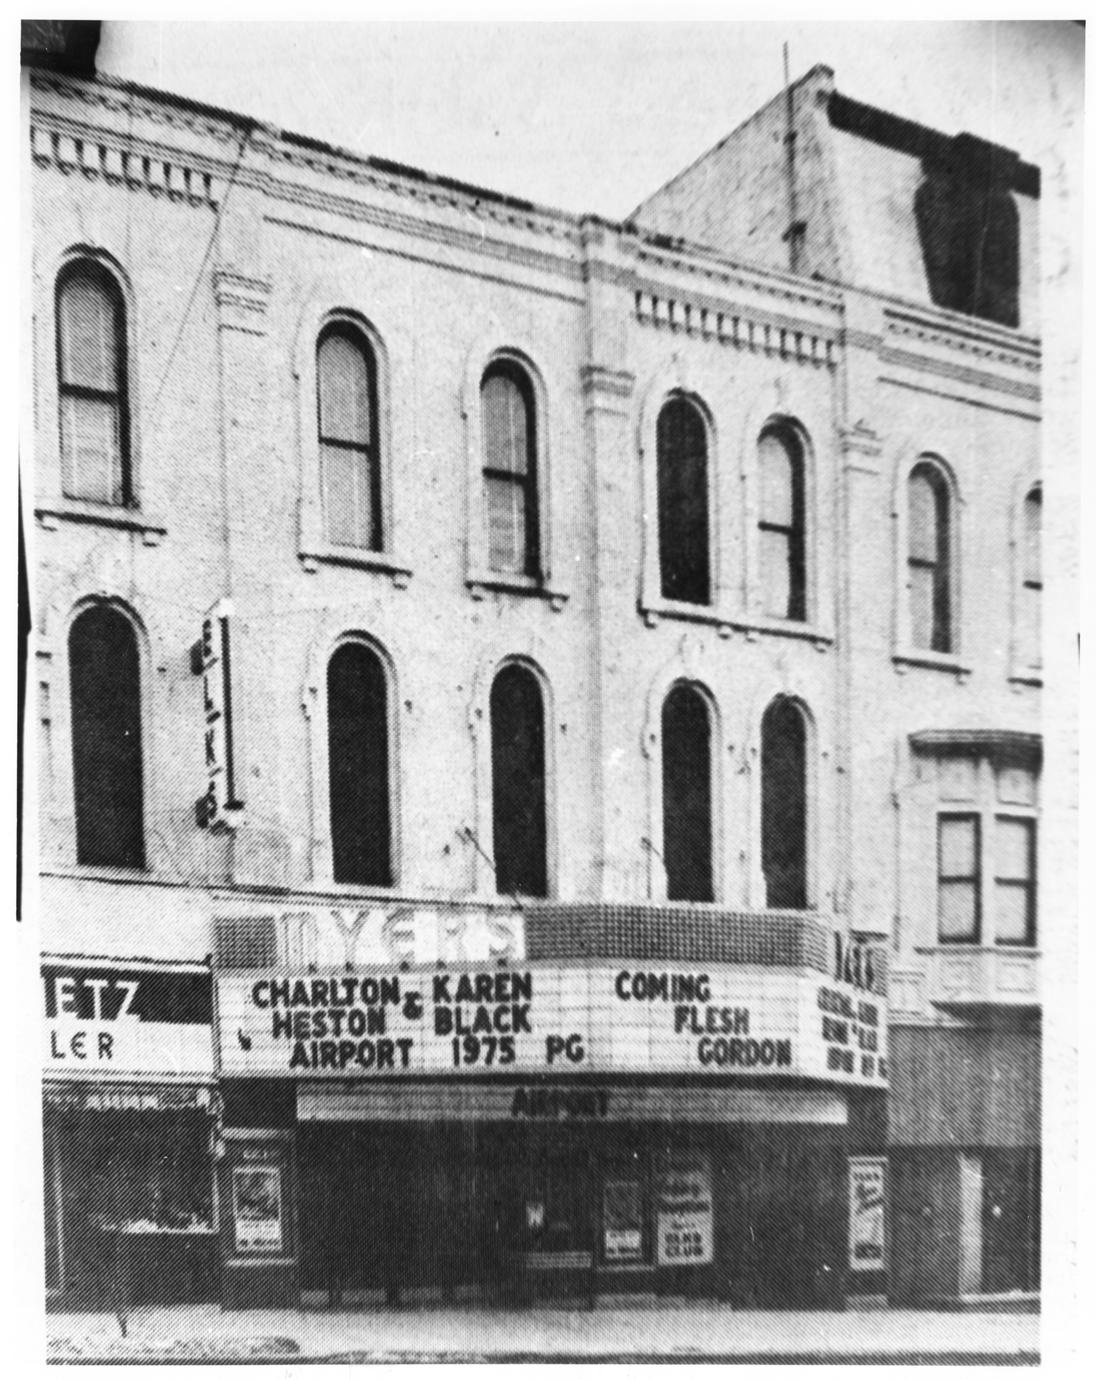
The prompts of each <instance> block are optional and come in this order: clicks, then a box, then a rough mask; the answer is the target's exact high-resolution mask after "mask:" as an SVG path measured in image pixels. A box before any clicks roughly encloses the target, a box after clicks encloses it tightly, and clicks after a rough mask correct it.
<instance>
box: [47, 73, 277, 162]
mask: <svg viewBox="0 0 1096 1380" xmlns="http://www.w3.org/2000/svg"><path fill="white" fill-rule="evenodd" d="M31 88H32V90H34V91H43V92H49V94H50V95H51V96H58V97H60V98H61V99H62V100H67V101H73V102H76V103H78V104H80V105H85V106H94V107H98V108H99V109H100V110H110V111H113V112H115V113H116V114H119V115H125V116H126V117H127V118H129V117H136V118H138V119H141V120H148V121H149V122H150V123H151V124H156V125H164V126H166V127H168V128H169V129H177V130H183V131H186V132H187V133H188V134H199V135H201V136H202V137H203V138H209V139H216V140H218V141H220V142H221V143H226V144H227V143H231V142H232V141H233V140H235V139H238V138H239V130H240V126H241V124H244V123H246V124H248V125H250V124H253V123H254V122H253V121H246V122H245V121H238V122H235V123H234V122H233V121H232V120H231V119H230V118H228V116H227V112H226V118H225V119H224V120H216V119H211V118H209V117H208V116H203V115H201V114H199V113H198V112H197V111H196V110H191V109H188V108H186V107H185V106H183V105H176V104H174V103H169V102H167V101H165V100H163V99H161V100H155V99H152V98H150V97H147V96H139V95H137V94H136V93H135V92H133V91H130V90H127V89H126V88H125V87H124V86H120V87H112V86H111V85H110V84H109V83H104V82H103V80H102V79H101V78H100V79H97V80H96V81H94V82H76V81H73V80H71V79H65V78H59V77H51V76H46V75H44V74H42V73H39V72H35V73H33V74H32V76H31Z"/></svg>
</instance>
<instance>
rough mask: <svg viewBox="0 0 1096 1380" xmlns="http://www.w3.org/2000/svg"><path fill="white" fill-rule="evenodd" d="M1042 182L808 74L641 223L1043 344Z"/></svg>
mask: <svg viewBox="0 0 1096 1380" xmlns="http://www.w3.org/2000/svg"><path fill="white" fill-rule="evenodd" d="M1039 184H1040V176H1039V170H1038V168H1036V167H1035V166H1034V165H1033V164H1030V163H1026V162H1024V161H1022V160H1021V158H1020V157H1019V155H1018V154H1016V153H1015V152H1013V151H1012V150H1009V149H1005V148H1002V147H1001V146H999V145H996V144H992V143H989V142H988V141H986V140H984V139H980V138H978V137H976V136H975V135H973V134H968V133H960V134H956V135H948V134H945V133H942V132H940V131H938V130H933V129H929V128H928V127H926V126H924V125H921V124H918V123H916V122H914V121H912V120H906V119H903V118H901V117H900V116H897V115H892V114H890V113H888V112H886V111H883V110H879V109H877V108H875V107H873V106H869V105H865V104H863V103H861V102H859V101H854V100H852V99H851V98H849V97H847V96H845V95H843V94H842V93H840V92H838V91H837V90H836V89H835V85H834V74H833V71H832V70H831V69H830V68H828V67H825V66H818V67H814V68H812V69H811V71H809V72H808V73H807V74H806V75H805V76H804V77H802V78H800V80H798V81H797V82H794V83H792V84H791V85H790V86H789V87H787V88H786V89H785V90H784V91H782V92H780V93H779V94H778V95H777V96H775V97H774V98H773V100H771V101H770V102H769V103H768V104H767V105H765V106H763V107H762V108H761V109H760V110H759V111H757V112H756V113H755V114H754V115H752V116H751V117H750V118H749V119H748V120H746V121H744V122H743V123H742V124H741V125H739V126H738V127H737V128H736V129H735V130H733V131H732V133H730V134H729V135H727V137H726V138H725V139H723V140H721V141H720V142H719V143H718V144H716V145H715V146H714V147H713V148H711V149H710V150H708V152H707V153H705V154H703V155H702V156H701V157H700V158H698V159H697V160H696V161H695V162H694V163H692V164H690V166H689V167H688V168H686V169H684V171H682V172H681V173H678V174H677V175H676V176H675V177H673V178H671V179H670V181H668V182H667V183H666V184H665V185H664V186H663V187H661V188H660V189H659V190H658V191H656V192H654V193H653V194H652V195H651V196H650V197H648V198H647V199H646V200H645V201H644V202H642V203H641V205H640V206H638V207H637V208H636V210H635V211H634V212H633V218H634V219H635V221H636V223H637V224H639V225H640V226H642V227H643V228H644V229H646V230H657V231H660V232H662V233H664V234H670V235H681V236H684V237H687V238H689V239H692V240H696V241H699V242H700V243H703V244H709V245H712V246H713V247H714V248H716V249H718V250H720V251H721V252H723V253H726V254H729V255H732V256H735V257H741V258H745V259H747V260H750V261H753V262H758V263H765V264H768V265H771V266H772V267H775V268H781V269H784V270H786V271H792V272H795V273H798V274H801V275H803V276H806V277H812V278H818V279H823V280H826V281H829V282H833V283H840V284H847V285H851V286H855V287H857V288H866V289H870V290H873V291H876V292H880V293H886V294H888V295H891V296H895V297H898V298H900V299H902V300H904V301H907V302H910V303H919V304H926V305H932V306H934V307H936V308H939V309H942V310H943V311H946V312H952V313H957V314H959V315H963V316H966V317H968V318H974V319H977V320H979V321H982V322H988V323H993V324H996V325H1000V326H1004V327H1006V328H1008V329H1013V330H1015V329H1019V330H1021V331H1024V332H1026V333H1027V334H1029V335H1030V334H1034V333H1037V331H1038V279H1039V272H1038V198H1039V190H1040V186H1039Z"/></svg>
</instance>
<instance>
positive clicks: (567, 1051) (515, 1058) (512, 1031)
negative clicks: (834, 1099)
mask: <svg viewBox="0 0 1096 1380" xmlns="http://www.w3.org/2000/svg"><path fill="white" fill-rule="evenodd" d="M218 1011H219V1039H220V1048H221V1068H222V1072H223V1073H224V1074H225V1075H226V1076H229V1077H232V1076H236V1077H277V1076H282V1077H289V1078H301V1079H308V1078H313V1077H323V1078H331V1077H341V1078H358V1079H360V1078H375V1077H381V1078H399V1077H407V1076H415V1075H418V1076H437V1075H456V1076H461V1075H467V1074H474V1075H477V1076H482V1075H488V1076H490V1075H493V1074H499V1075H503V1076H510V1077H513V1076H514V1075H518V1076H521V1075H524V1074H529V1073H538V1074H542V1073H543V1074H551V1073H555V1074H562V1075H565V1076H568V1077H569V1076H572V1075H575V1074H601V1075H604V1074H637V1073H642V1074H661V1073H677V1074H699V1075H702V1076H708V1075H718V1076H724V1077H726V1076H729V1077H732V1078H735V1077H748V1078H749V1077H758V1076H775V1077H779V1078H812V1079H819V1080H823V1081H826V1082H830V1083H837V1084H843V1085H858V1086H868V1087H885V1086H886V1081H887V1065H886V1019H885V1010H884V1007H883V1004H882V1002H881V1001H880V1000H879V998H878V997H876V996H874V995H873V994H869V993H866V992H864V991H863V990H860V989H857V988H856V987H854V986H853V985H852V984H850V983H847V982H845V981H841V980H836V979H827V978H825V977H822V976H820V975H812V976H805V975H802V974H799V973H789V972H787V971H771V970H761V969H746V968H740V967H729V966H726V965H723V966H721V965H715V964H713V965H708V966H705V967H692V966H685V965H675V966H673V967H658V968H653V967H650V966H646V965H629V966H627V967H625V966H607V965H600V966H596V967H589V968H586V967H561V966H558V965H557V966H552V965H545V964H521V965H515V966H507V967H503V966H499V965H491V966H490V967H487V966H479V967H466V968H460V969H453V970H449V971H444V972H442V971H437V970H435V971H433V972H423V971H419V972H414V971H396V970H393V969H390V968H389V969H371V970H365V971H358V972H354V973H349V972H347V971H346V970H345V969H344V970H343V971H341V972H331V971H329V972H327V973H324V974H308V975H304V974H291V973H289V974H287V973H285V972H278V971H274V972H270V971H261V970H256V971H252V972H248V973H241V972H231V973H224V974H222V975H221V976H220V977H219V978H218Z"/></svg>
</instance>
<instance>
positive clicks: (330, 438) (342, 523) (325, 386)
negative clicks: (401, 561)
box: [316, 321, 383, 551]
mask: <svg viewBox="0 0 1096 1380" xmlns="http://www.w3.org/2000/svg"><path fill="white" fill-rule="evenodd" d="M316 380H317V393H318V397H317V412H318V424H319V441H320V469H321V477H322V483H323V511H324V524H325V529H326V537H327V540H328V541H329V542H330V543H331V544H332V545H333V546H346V547H357V548H359V549H361V550H366V551H380V550H381V549H382V545H383V532H382V524H381V472H380V463H379V461H380V457H379V454H378V444H377V372H376V363H375V360H374V358H373V352H372V350H371V349H370V347H369V344H368V342H367V341H366V339H365V337H364V336H363V335H362V334H361V332H360V331H358V330H356V329H355V328H354V327H353V326H352V325H350V324H349V323H348V322H342V321H336V322H332V323H331V324H330V325H329V326H327V327H326V328H325V329H324V331H323V333H322V334H321V336H320V340H319V344H318V346H317V351H316Z"/></svg>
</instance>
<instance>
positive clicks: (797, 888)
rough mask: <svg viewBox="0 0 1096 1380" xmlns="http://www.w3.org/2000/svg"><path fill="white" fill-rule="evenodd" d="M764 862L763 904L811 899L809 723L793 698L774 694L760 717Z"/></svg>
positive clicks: (790, 904) (793, 906)
mask: <svg viewBox="0 0 1096 1380" xmlns="http://www.w3.org/2000/svg"><path fill="white" fill-rule="evenodd" d="M761 867H762V871H763V872H764V874H765V904H766V905H767V906H768V907H769V908H770V909H772V910H781V909H789V910H802V909H803V908H804V907H805V906H806V904H807V723H806V720H805V718H804V716H803V711H802V709H801V708H800V707H799V705H798V704H796V703H795V701H794V700H789V699H786V698H784V697H780V698H778V699H775V700H773V702H772V704H770V705H769V707H768V709H766V710H765V714H764V717H763V718H762V720H761Z"/></svg>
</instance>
